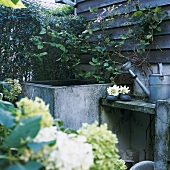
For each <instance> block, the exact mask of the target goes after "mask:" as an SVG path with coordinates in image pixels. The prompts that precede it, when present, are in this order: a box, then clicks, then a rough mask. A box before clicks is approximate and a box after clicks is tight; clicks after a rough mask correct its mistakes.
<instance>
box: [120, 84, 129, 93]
mask: <svg viewBox="0 0 170 170" xmlns="http://www.w3.org/2000/svg"><path fill="white" fill-rule="evenodd" d="M129 92H130V90H129V87H126V85H125V86H120V93H122V94H128V93H129Z"/></svg>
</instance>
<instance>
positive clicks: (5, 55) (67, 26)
mask: <svg viewBox="0 0 170 170" xmlns="http://www.w3.org/2000/svg"><path fill="white" fill-rule="evenodd" d="M24 4H25V5H26V6H27V8H26V9H20V10H13V9H11V8H8V7H3V6H0V10H1V12H0V49H1V50H0V79H1V80H4V79H5V78H7V77H8V78H13V79H14V78H16V79H19V80H20V81H29V80H47V79H48V80H50V79H65V78H70V77H72V75H73V73H72V71H73V70H74V69H70V68H71V67H72V66H73V63H72V62H73V61H70V60H62V61H61V60H59V58H61V55H63V51H62V50H61V48H52V46H51V45H50V44H49V43H50V42H55V43H56V42H57V43H60V44H61V45H65V41H67V42H68V44H67V47H66V48H67V51H66V52H65V53H64V56H65V57H66V56H67V55H68V58H69V59H71V58H70V57H71V56H69V55H70V54H73V53H75V52H76V51H75V50H76V49H75V48H73V46H74V43H73V42H71V41H74V37H76V36H78V34H79V33H80V32H81V30H82V29H83V27H84V24H83V23H84V20H83V19H81V18H80V17H74V16H73V15H72V13H73V8H71V7H68V6H65V7H63V8H61V9H56V10H46V9H43V8H41V7H40V6H39V5H38V4H36V3H32V2H31V3H30V4H29V3H27V2H25V3H24ZM56 24H57V26H56ZM43 29H44V30H46V31H45V32H44V33H40V31H41V30H43ZM53 29H54V30H55V32H56V33H57V37H53V36H51V35H50V32H52V30H53ZM39 33H40V34H39ZM68 36H70V37H72V40H71V41H69V40H68V39H69V38H68ZM46 54H47V55H46ZM76 57H77V56H75V57H73V58H74V59H75V60H76V62H77V64H78V63H79V62H78V61H79V60H78V59H77V58H76ZM74 59H73V60H74ZM71 60H72V59H71Z"/></svg>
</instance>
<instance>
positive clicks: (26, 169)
mask: <svg viewBox="0 0 170 170" xmlns="http://www.w3.org/2000/svg"><path fill="white" fill-rule="evenodd" d="M41 168H42V164H41V163H39V162H35V161H29V162H27V163H26V164H25V165H21V164H18V165H11V166H9V167H8V168H6V169H5V170H16V169H17V170H31V169H33V170H39V169H41Z"/></svg>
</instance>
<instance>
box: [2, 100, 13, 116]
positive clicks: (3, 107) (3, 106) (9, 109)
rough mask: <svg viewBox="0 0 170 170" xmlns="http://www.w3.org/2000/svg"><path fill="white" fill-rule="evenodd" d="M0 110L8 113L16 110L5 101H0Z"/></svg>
mask: <svg viewBox="0 0 170 170" xmlns="http://www.w3.org/2000/svg"><path fill="white" fill-rule="evenodd" d="M0 108H2V109H3V110H5V111H9V112H12V113H13V112H15V110H16V108H15V107H14V105H13V104H12V103H10V102H7V101H3V100H0Z"/></svg>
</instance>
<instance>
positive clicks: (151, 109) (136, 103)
mask: <svg viewBox="0 0 170 170" xmlns="http://www.w3.org/2000/svg"><path fill="white" fill-rule="evenodd" d="M100 104H101V105H102V106H109V107H113V108H117V109H126V110H131V111H137V112H142V113H148V114H155V104H152V103H147V102H144V101H141V100H132V101H107V100H106V99H101V100H100Z"/></svg>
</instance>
